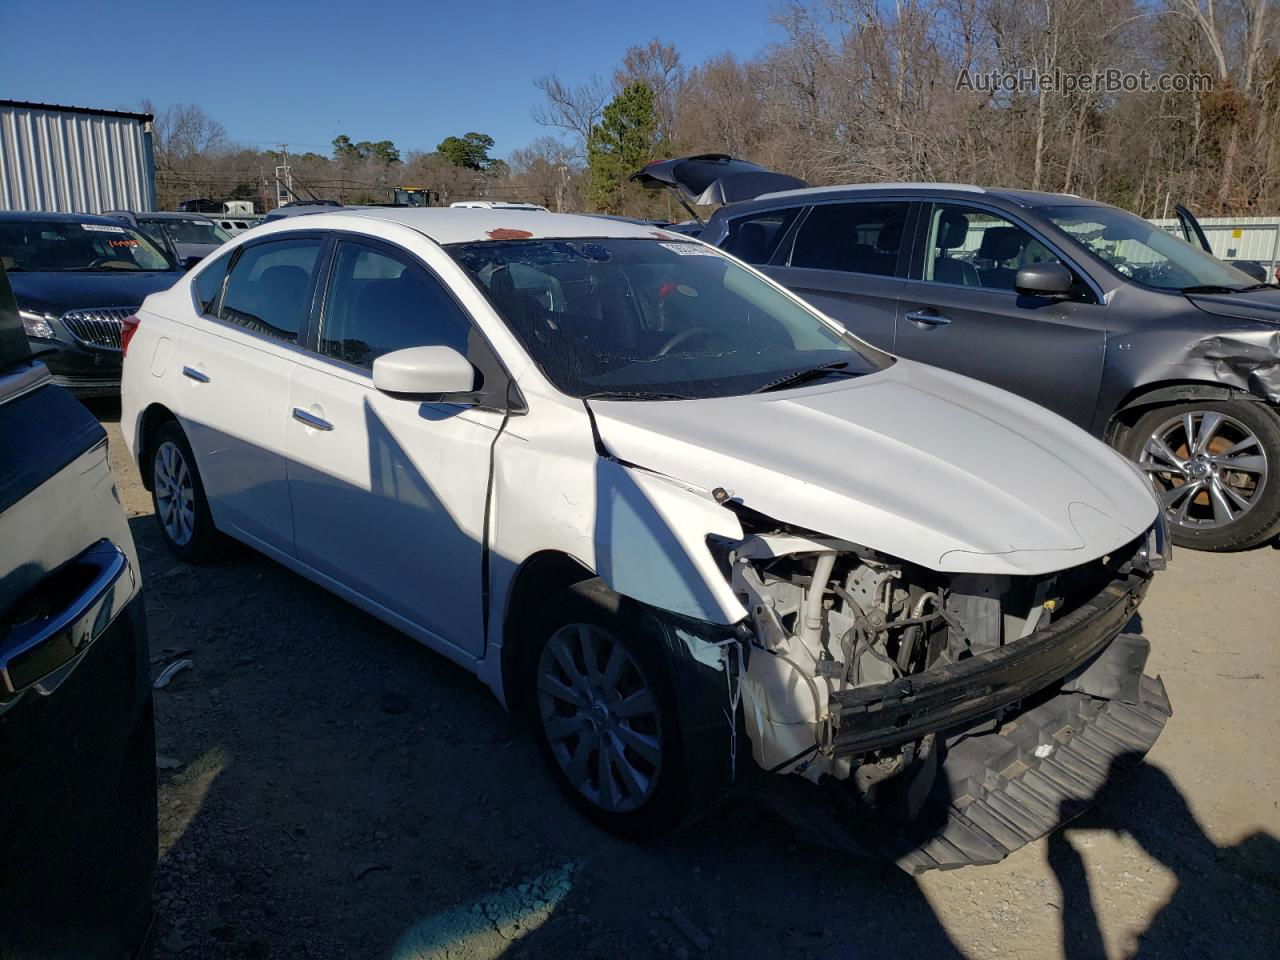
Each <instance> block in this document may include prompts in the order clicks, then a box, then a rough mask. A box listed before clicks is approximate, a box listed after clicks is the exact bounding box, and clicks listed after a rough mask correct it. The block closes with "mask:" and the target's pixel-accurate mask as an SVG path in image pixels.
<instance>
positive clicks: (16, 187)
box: [0, 100, 156, 213]
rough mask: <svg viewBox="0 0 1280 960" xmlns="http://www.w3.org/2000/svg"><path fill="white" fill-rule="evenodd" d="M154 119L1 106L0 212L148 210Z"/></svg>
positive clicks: (152, 190)
mask: <svg viewBox="0 0 1280 960" xmlns="http://www.w3.org/2000/svg"><path fill="white" fill-rule="evenodd" d="M153 119H154V118H153V117H152V116H151V114H148V113H126V112H124V111H120V110H94V109H90V108H88V107H67V106H58V105H54V104H47V103H26V102H24V101H20V100H0V210H47V211H61V212H65V213H102V212H103V211H104V210H134V211H144V210H154V209H155V208H156V165H155V155H154V153H153V152H152V145H151V123H152V120H153Z"/></svg>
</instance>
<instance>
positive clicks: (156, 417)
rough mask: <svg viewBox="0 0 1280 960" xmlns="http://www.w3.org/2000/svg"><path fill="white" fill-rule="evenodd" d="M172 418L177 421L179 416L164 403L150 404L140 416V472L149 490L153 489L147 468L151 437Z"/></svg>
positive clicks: (138, 454)
mask: <svg viewBox="0 0 1280 960" xmlns="http://www.w3.org/2000/svg"><path fill="white" fill-rule="evenodd" d="M170 420H172V421H174V422H175V423H176V422H177V421H178V417H177V415H176V414H175V413H174V412H173V411H172V410H170V409H169V408H168V407H166V406H165V405H164V404H163V403H152V404H149V405H148V406H147V408H146V409H145V410H143V411H142V415H141V416H140V417H139V418H138V442H137V448H138V449H137V457H138V472H139V473H140V474H142V486H143V487H144V488H145V489H146V490H148V491H150V490H151V471H150V470H148V469H147V460H148V459H149V452H150V450H151V438H152V437H153V436H155V432H156V431H157V430H158V429H160V427H161V425H162V424H165V423H168V422H169V421H170Z"/></svg>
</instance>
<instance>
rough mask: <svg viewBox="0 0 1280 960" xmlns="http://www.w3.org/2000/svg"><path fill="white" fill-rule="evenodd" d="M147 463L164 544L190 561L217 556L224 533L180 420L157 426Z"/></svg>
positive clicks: (152, 501)
mask: <svg viewBox="0 0 1280 960" xmlns="http://www.w3.org/2000/svg"><path fill="white" fill-rule="evenodd" d="M147 463H148V469H150V471H151V476H150V478H149V479H150V481H151V503H152V505H153V506H154V507H155V513H156V524H157V526H159V527H160V536H161V537H162V538H164V542H165V546H167V547H168V548H169V550H170V551H172V553H173V554H174V556H176V557H177V558H178V559H180V560H185V561H186V562H187V563H208V562H209V561H211V560H215V559H217V558H218V556H219V555H220V554H221V547H222V537H221V534H219V533H218V531H217V529H216V528H215V527H214V525H213V516H212V515H211V514H210V512H209V501H208V499H207V498H206V497H205V493H204V484H203V483H202V482H201V480H200V472H199V470H197V469H196V458H195V455H194V454H193V453H192V452H191V444H190V443H188V442H187V436H186V434H185V433H183V432H182V427H180V426H179V425H178V423H177V421H174V420H170V421H168V422H167V423H163V424H161V425H160V427H159V428H157V430H156V432H155V435H154V436H153V437H152V438H151V443H150V456H149V458H148V461H147Z"/></svg>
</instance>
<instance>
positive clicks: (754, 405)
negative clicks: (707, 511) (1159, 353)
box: [588, 360, 1156, 574]
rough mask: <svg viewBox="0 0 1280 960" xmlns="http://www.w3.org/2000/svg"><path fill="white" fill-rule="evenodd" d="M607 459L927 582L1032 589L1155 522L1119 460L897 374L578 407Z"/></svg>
mask: <svg viewBox="0 0 1280 960" xmlns="http://www.w3.org/2000/svg"><path fill="white" fill-rule="evenodd" d="M588 403H589V406H590V408H591V411H592V413H593V415H594V418H595V421H596V429H597V430H598V432H599V435H600V439H601V441H602V442H603V444H604V446H605V447H606V449H607V450H608V452H609V453H610V454H612V455H613V456H614V457H617V458H618V459H620V460H622V461H624V462H627V463H631V464H634V465H636V466H638V467H641V468H644V469H647V470H652V471H655V472H657V473H661V474H665V475H667V476H670V477H672V478H675V479H679V480H682V481H684V482H686V483H689V484H693V485H696V486H698V487H702V488H704V489H707V490H711V489H714V488H716V487H723V488H724V489H725V490H727V491H728V492H729V494H730V496H731V497H733V498H735V499H738V500H741V502H742V503H743V504H744V505H746V506H748V507H750V508H752V509H754V510H757V511H759V512H761V513H764V514H767V515H768V516H770V517H772V518H774V519H775V520H780V521H784V522H786V523H790V524H794V525H797V526H800V527H805V528H808V529H810V530H812V531H815V532H818V533H822V534H826V535H828V536H832V537H838V538H840V539H844V540H850V541H853V542H855V543H859V544H862V545H864V546H868V547H871V548H873V549H876V550H880V551H882V552H884V553H887V554H891V555H893V556H895V557H898V558H900V559H902V560H907V561H910V562H912V563H917V564H920V565H922V566H925V567H929V568H931V569H934V570H940V571H949V572H971V573H997V574H999V573H1003V574H1043V573H1049V572H1052V571H1055V570H1061V569H1065V568H1067V567H1071V566H1076V565H1078V564H1082V563H1086V562H1088V561H1090V560H1093V559H1095V558H1097V557H1100V556H1102V555H1104V554H1106V553H1108V552H1109V551H1111V550H1113V549H1115V548H1116V547H1118V546H1121V545H1122V544H1125V543H1127V542H1129V541H1131V540H1133V539H1134V538H1135V537H1137V536H1138V535H1139V534H1140V533H1142V532H1143V531H1144V530H1146V529H1147V528H1148V527H1150V526H1151V524H1152V523H1153V522H1154V521H1155V517H1156V504H1155V499H1154V497H1153V495H1152V493H1151V489H1150V487H1149V486H1148V485H1147V484H1146V483H1145V482H1144V481H1143V479H1142V478H1141V477H1140V476H1139V475H1138V473H1137V472H1136V471H1135V469H1134V468H1132V467H1131V466H1130V465H1129V464H1128V463H1126V462H1125V461H1124V459H1123V458H1122V457H1121V456H1120V455H1119V454H1117V453H1116V452H1114V451H1113V450H1111V449H1110V448H1109V447H1107V446H1106V445H1105V444H1103V443H1101V442H1100V441H1097V440H1095V439H1093V438H1092V437H1090V436H1089V435H1088V434H1086V433H1085V432H1084V431H1083V430H1080V429H1079V428H1077V427H1075V426H1073V425H1072V424H1071V423H1069V422H1068V421H1066V420H1064V419H1063V418H1061V417H1059V416H1057V415H1056V414H1053V413H1050V412H1049V411H1048V410H1045V409H1044V408H1043V407H1039V406H1036V405H1035V404H1032V403H1030V402H1028V401H1026V400H1023V399H1021V398H1019V397H1016V396H1014V395H1013V394H1010V393H1007V392H1005V391H1003V390H999V389H997V388H995V387H991V386H988V385H986V384H983V383H979V382H977V381H975V380H970V379H968V378H966V377H961V376H957V375H955V374H951V373H947V372H945V371H942V370H938V369H936V368H933V367H928V366H924V365H922V364H918V363H913V362H911V361H906V360H898V361H897V362H895V363H894V364H893V365H892V366H891V367H889V368H888V369H886V370H884V371H881V372H879V373H875V374H871V375H869V376H865V377H860V378H857V379H851V380H841V381H836V382H834V383H824V384H822V385H819V386H813V387H805V388H798V389H795V390H784V391H779V392H776V393H765V394H755V395H751V396H745V397H726V398H718V399H710V400H682V401H650V402H628V401H598V400H591V401H588Z"/></svg>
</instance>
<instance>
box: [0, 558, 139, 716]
mask: <svg viewBox="0 0 1280 960" xmlns="http://www.w3.org/2000/svg"><path fill="white" fill-rule="evenodd" d="M49 576H50V578H51V582H50V584H49V585H48V586H46V587H45V588H44V597H47V598H48V599H49V600H51V601H54V603H52V604H51V606H54V609H44V598H43V597H36V598H35V599H34V600H33V603H35V605H36V606H35V611H34V612H33V614H32V615H31V616H29V617H28V618H26V619H24V620H22V621H21V622H19V623H16V624H14V625H12V626H10V627H9V629H8V630H7V631H3V632H0V713H3V712H4V711H5V709H6V708H7V706H8V705H10V703H11V701H12V700H13V699H14V698H15V697H16V696H17V695H18V694H20V693H22V692H23V691H25V690H26V689H27V688H29V687H35V688H36V690H37V691H38V692H39V693H42V694H44V695H46V696H48V695H49V694H51V693H53V691H54V690H55V689H57V687H58V685H59V684H61V683H62V681H63V680H65V679H66V678H67V676H68V675H69V674H70V673H71V671H72V670H74V669H75V666H76V665H77V664H78V663H79V662H80V658H81V656H83V655H84V653H85V651H86V650H88V649H89V647H90V646H92V644H93V642H94V641H95V640H97V639H98V637H100V636H102V634H103V633H104V632H105V631H106V629H107V627H109V626H111V624H112V622H113V621H114V620H115V618H116V617H117V616H118V615H119V613H120V611H122V610H123V609H124V608H125V606H126V605H127V604H128V603H129V601H130V600H132V599H133V596H134V594H135V593H137V580H136V578H135V577H134V574H133V567H132V565H131V564H130V563H129V558H128V557H127V556H126V555H125V553H124V551H122V550H121V549H120V548H119V547H117V546H116V545H115V544H114V543H112V542H111V541H110V540H99V541H98V542H97V543H95V544H94V545H93V546H91V547H90V548H89V549H88V550H86V551H84V553H82V554H80V555H79V556H78V557H76V558H75V559H74V560H73V561H71V562H70V563H68V564H66V566H64V567H61V568H59V569H58V570H56V571H54V572H53V573H52V574H50V575H49ZM67 594H70V596H71V598H72V599H70V600H65V599H59V598H62V597H65V596H66V595H67Z"/></svg>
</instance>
